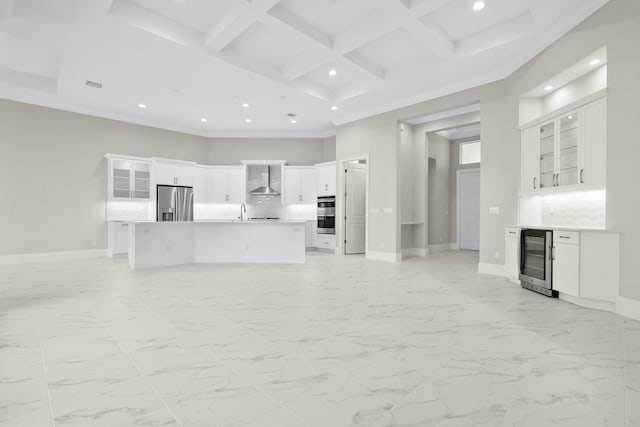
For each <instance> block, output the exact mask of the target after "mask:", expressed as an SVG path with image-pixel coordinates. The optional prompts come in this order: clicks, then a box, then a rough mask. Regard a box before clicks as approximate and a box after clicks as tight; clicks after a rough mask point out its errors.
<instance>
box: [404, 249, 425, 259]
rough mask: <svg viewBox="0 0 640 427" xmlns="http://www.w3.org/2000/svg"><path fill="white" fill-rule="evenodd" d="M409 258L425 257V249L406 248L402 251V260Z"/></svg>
mask: <svg viewBox="0 0 640 427" xmlns="http://www.w3.org/2000/svg"><path fill="white" fill-rule="evenodd" d="M410 256H427V249H425V248H407V249H403V250H402V258H406V257H410Z"/></svg>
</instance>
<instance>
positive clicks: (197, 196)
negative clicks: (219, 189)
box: [193, 166, 209, 203]
mask: <svg viewBox="0 0 640 427" xmlns="http://www.w3.org/2000/svg"><path fill="white" fill-rule="evenodd" d="M208 192H209V185H208V168H206V167H203V166H196V168H195V173H194V180H193V201H194V203H207V202H208V200H209V199H208Z"/></svg>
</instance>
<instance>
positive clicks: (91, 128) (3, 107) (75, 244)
mask: <svg viewBox="0 0 640 427" xmlns="http://www.w3.org/2000/svg"><path fill="white" fill-rule="evenodd" d="M0 129H2V135H1V137H0V138H1V139H0V153H1V154H0V180H1V182H3V183H4V186H3V190H2V197H3V200H4V203H2V209H0V223H1V224H2V227H0V228H1V230H2V231H1V235H0V255H10V254H24V253H37V252H50V251H71V250H83V249H96V248H97V249H100V248H106V246H107V242H106V226H105V221H104V215H105V199H106V196H107V194H106V193H107V161H106V159H105V158H104V155H105V153H118V154H129V155H134V156H142V157H151V156H158V157H168V158H174V159H181V160H192V161H198V162H206V161H207V159H208V152H209V150H208V141H207V139H205V138H201V137H197V136H189V135H184V134H180V133H176V132H170V131H164V130H159V129H154V128H150V127H145V126H138V125H132V124H127V123H123V122H118V121H114V120H106V119H100V118H96V117H91V116H85V115H81V114H75V113H68V112H64V111H60V110H53V109H50V108H44V107H37V106H33V105H29V104H22V103H18V102H12V101H6V100H0ZM93 241H95V246H94V245H93Z"/></svg>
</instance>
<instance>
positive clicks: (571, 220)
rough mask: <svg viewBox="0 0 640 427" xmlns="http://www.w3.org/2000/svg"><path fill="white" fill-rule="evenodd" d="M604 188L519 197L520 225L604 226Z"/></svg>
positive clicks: (600, 227)
mask: <svg viewBox="0 0 640 427" xmlns="http://www.w3.org/2000/svg"><path fill="white" fill-rule="evenodd" d="M606 199H607V193H606V190H592V191H575V192H562V193H557V194H546V195H542V196H538V195H536V196H521V197H520V224H521V225H541V226H560V227H563V226H564V227H579V228H594V229H604V228H605V226H606V202H607V200H606Z"/></svg>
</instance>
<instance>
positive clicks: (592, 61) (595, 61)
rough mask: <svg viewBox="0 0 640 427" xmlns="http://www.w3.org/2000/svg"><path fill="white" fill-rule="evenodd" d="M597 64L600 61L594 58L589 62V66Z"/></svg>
mask: <svg viewBox="0 0 640 427" xmlns="http://www.w3.org/2000/svg"><path fill="white" fill-rule="evenodd" d="M599 63H600V60H599V59H598V58H596V59H592V60H591V62H589V65H598V64H599Z"/></svg>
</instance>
